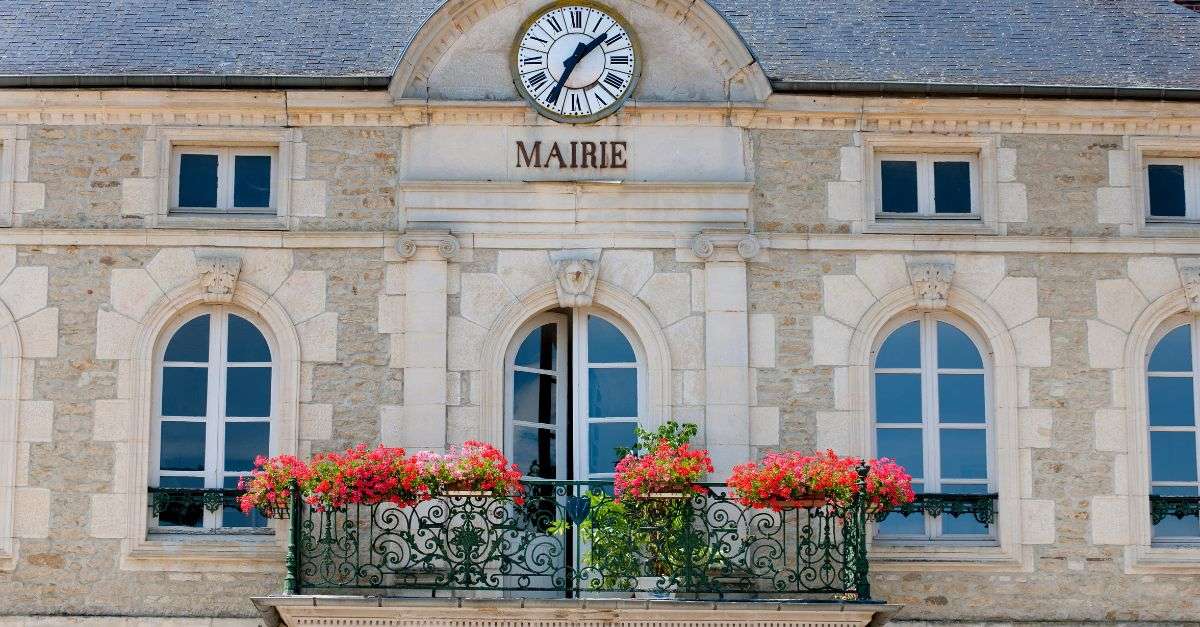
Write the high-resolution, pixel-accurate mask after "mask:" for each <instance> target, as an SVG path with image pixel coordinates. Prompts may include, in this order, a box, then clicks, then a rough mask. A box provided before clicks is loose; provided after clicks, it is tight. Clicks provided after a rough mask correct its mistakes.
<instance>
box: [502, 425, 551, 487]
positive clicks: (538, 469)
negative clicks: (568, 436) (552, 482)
mask: <svg viewBox="0 0 1200 627" xmlns="http://www.w3.org/2000/svg"><path fill="white" fill-rule="evenodd" d="M513 463H514V464H516V465H517V467H519V468H520V469H521V472H523V473H525V475H526V476H529V477H540V478H542V479H556V478H558V450H557V434H556V433H555V431H554V430H553V429H538V428H535V427H526V426H522V425H514V426H513Z"/></svg>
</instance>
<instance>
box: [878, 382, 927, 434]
mask: <svg viewBox="0 0 1200 627" xmlns="http://www.w3.org/2000/svg"><path fill="white" fill-rule="evenodd" d="M875 421H876V422H891V423H896V422H909V423H920V422H921V375H919V374H876V375H875Z"/></svg>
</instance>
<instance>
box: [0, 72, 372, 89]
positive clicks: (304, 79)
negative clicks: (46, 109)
mask: <svg viewBox="0 0 1200 627" xmlns="http://www.w3.org/2000/svg"><path fill="white" fill-rule="evenodd" d="M390 81H391V77H390V76H283V75H281V76H250V75H244V74H231V75H207V74H206V75H199V74H16V75H12V74H10V75H0V88H55V87H57V88H72V87H74V88H120V87H126V88H129V87H133V88H185V89H369V90H378V89H387V86H388V83H389V82H390Z"/></svg>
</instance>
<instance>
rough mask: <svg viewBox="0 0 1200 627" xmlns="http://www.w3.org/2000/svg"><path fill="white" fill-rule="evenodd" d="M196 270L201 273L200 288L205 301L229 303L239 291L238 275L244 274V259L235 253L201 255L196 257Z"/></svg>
mask: <svg viewBox="0 0 1200 627" xmlns="http://www.w3.org/2000/svg"><path fill="white" fill-rule="evenodd" d="M196 268H197V270H198V271H199V273H200V288H201V290H203V292H204V301H205V302H210V303H227V302H229V301H231V300H233V293H234V291H235V290H237V282H238V275H239V274H241V272H242V258H241V257H239V256H237V255H235V254H233V253H201V254H198V255H196Z"/></svg>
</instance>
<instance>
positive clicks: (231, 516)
mask: <svg viewBox="0 0 1200 627" xmlns="http://www.w3.org/2000/svg"><path fill="white" fill-rule="evenodd" d="M239 479H240V478H239V477H225V481H224V483H223V485H224V487H225V488H227V489H231V490H232V489H235V488H237V486H238V481H239ZM221 526H222V527H266V526H267V519H266V518H263V515H262V514H260V513H258V510H250V513H249V514H243V513H242V510H241V509H239V508H238V506H237V504H236V503H230V504H227V505H225V507H224V509H223V510H222V512H221Z"/></svg>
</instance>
